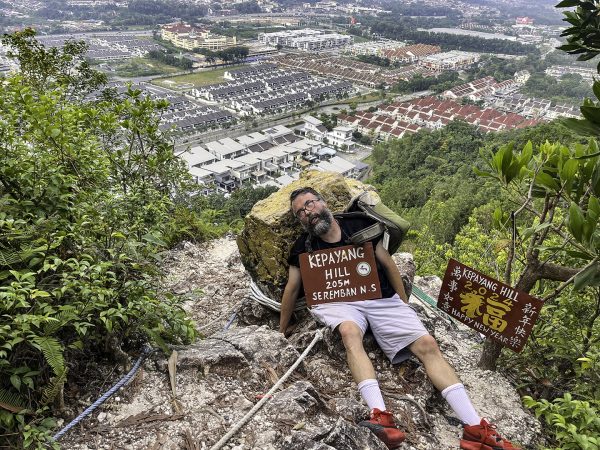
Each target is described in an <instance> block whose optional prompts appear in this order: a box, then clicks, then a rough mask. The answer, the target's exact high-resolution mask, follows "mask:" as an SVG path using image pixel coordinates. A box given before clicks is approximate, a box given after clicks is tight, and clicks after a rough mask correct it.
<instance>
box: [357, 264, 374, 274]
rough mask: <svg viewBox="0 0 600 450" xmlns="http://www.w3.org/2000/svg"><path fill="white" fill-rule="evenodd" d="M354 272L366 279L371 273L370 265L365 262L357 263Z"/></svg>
mask: <svg viewBox="0 0 600 450" xmlns="http://www.w3.org/2000/svg"><path fill="white" fill-rule="evenodd" d="M356 272H358V274H359V275H361V276H363V277H366V276H367V275H369V274H370V273H371V265H370V264H369V263H368V262H365V261H363V262H359V263H358V264H357V265H356Z"/></svg>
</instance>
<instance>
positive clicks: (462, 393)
mask: <svg viewBox="0 0 600 450" xmlns="http://www.w3.org/2000/svg"><path fill="white" fill-rule="evenodd" d="M409 348H410V351H411V352H413V353H414V355H415V356H416V357H417V358H419V360H420V361H421V362H422V363H423V366H424V367H425V371H426V372H427V376H429V379H430V380H431V382H432V383H433V385H434V386H435V387H436V388H437V389H438V390H440V391H441V392H442V396H443V397H444V398H445V399H446V401H447V402H448V404H449V405H450V407H451V408H452V409H453V410H454V412H455V413H456V415H457V416H458V418H459V419H460V420H461V421H462V422H463V423H465V424H467V425H479V423H480V422H481V417H480V416H479V414H477V411H475V408H474V407H473V404H472V403H471V399H469V396H468V394H467V391H466V390H465V387H464V386H463V385H462V383H461V382H460V380H459V379H458V376H457V375H456V372H455V371H454V369H453V368H452V366H451V365H450V364H448V362H447V361H446V359H445V358H444V356H443V355H442V352H441V351H440V348H439V347H438V345H437V342H436V341H435V339H434V338H433V337H432V336H431V335H425V336H421V337H420V338H419V339H417V340H416V341H415V342H413V343H412V344H411V345H410V347H409Z"/></svg>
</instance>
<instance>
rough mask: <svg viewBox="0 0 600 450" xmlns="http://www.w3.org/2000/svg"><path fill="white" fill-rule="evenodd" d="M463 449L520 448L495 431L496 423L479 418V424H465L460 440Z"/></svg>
mask: <svg viewBox="0 0 600 450" xmlns="http://www.w3.org/2000/svg"><path fill="white" fill-rule="evenodd" d="M460 448H462V449H463V450H521V449H520V447H515V446H514V445H512V444H511V443H510V441H507V440H506V439H504V438H502V436H500V435H499V434H498V433H496V425H492V424H490V423H488V422H487V421H486V420H485V419H481V423H480V424H479V425H465V429H464V431H463V437H462V439H461V440H460Z"/></svg>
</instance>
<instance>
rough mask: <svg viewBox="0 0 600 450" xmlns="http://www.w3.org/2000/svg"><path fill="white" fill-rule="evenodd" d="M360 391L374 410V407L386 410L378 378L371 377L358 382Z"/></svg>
mask: <svg viewBox="0 0 600 450" xmlns="http://www.w3.org/2000/svg"><path fill="white" fill-rule="evenodd" d="M358 392H360V396H361V397H362V398H363V400H364V401H365V403H366V404H367V405H368V406H369V409H370V410H371V411H372V410H373V409H374V408H377V409H379V410H380V411H385V403H384V402H383V397H382V395H381V390H380V389H379V383H378V382H377V380H373V379H369V380H364V381H361V382H360V383H358Z"/></svg>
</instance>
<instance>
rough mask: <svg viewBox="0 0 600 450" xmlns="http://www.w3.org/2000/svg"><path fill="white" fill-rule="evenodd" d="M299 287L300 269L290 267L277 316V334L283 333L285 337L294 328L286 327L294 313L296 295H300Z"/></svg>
mask: <svg viewBox="0 0 600 450" xmlns="http://www.w3.org/2000/svg"><path fill="white" fill-rule="evenodd" d="M301 286H302V277H301V276H300V269H299V268H298V267H296V266H290V269H289V273H288V282H287V284H286V285H285V289H284V291H283V297H282V298H281V315H280V316H279V332H280V333H283V334H284V336H286V337H287V336H289V335H290V334H291V332H292V331H293V330H294V328H295V325H294V326H293V327H289V326H288V325H289V323H290V319H291V317H292V313H293V312H294V306H295V305H296V299H297V298H298V294H300V287H301Z"/></svg>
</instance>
